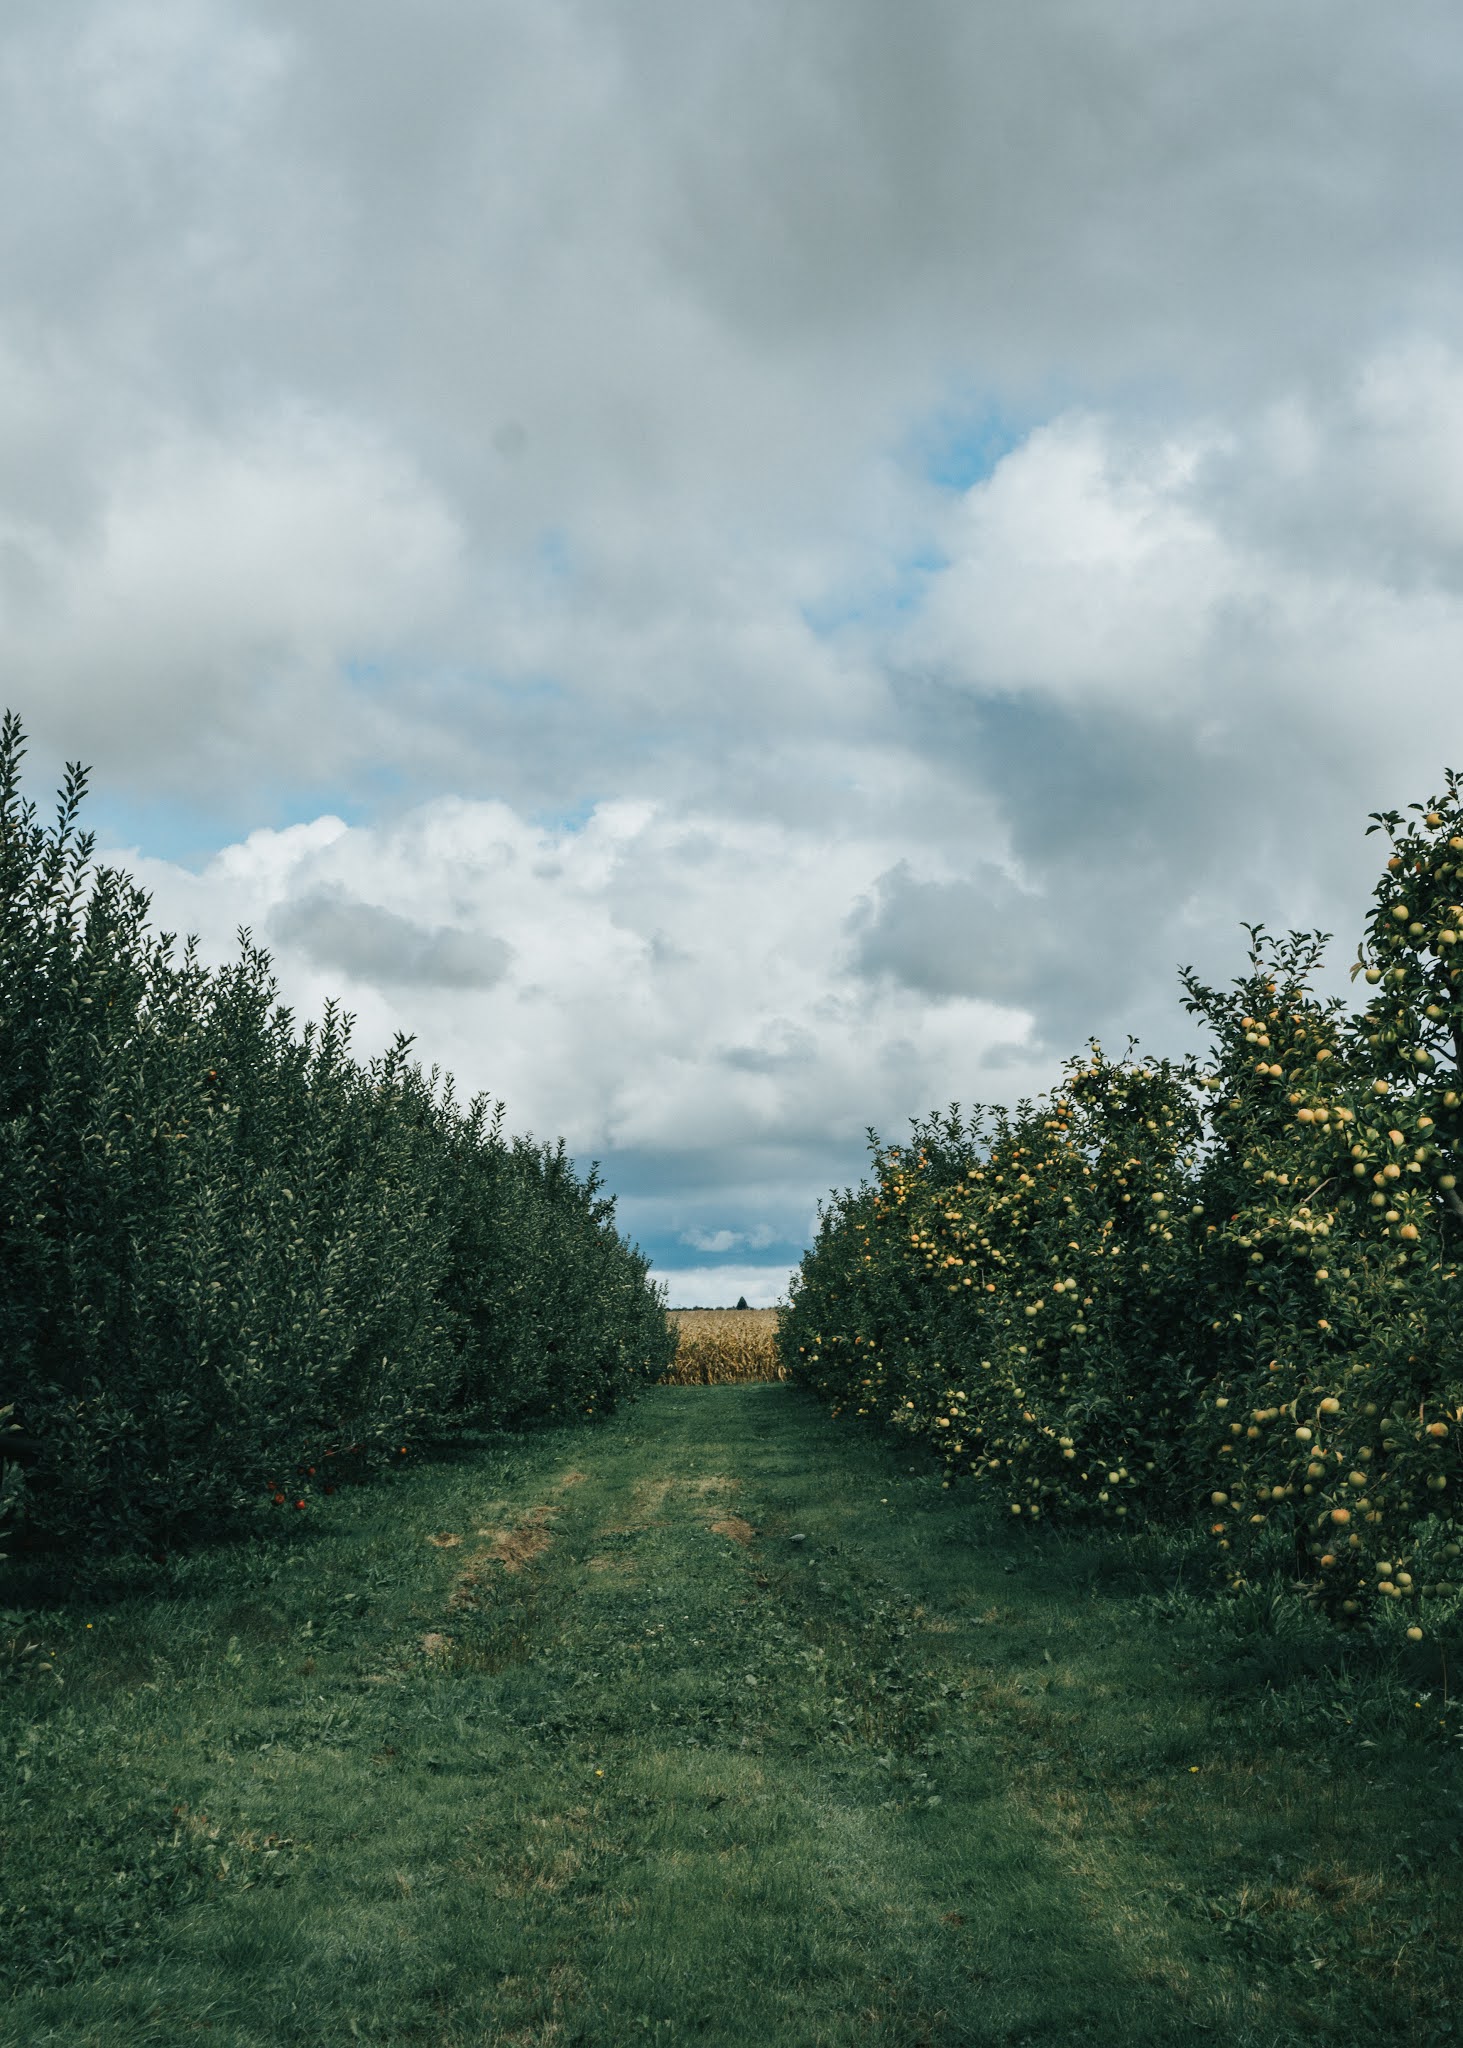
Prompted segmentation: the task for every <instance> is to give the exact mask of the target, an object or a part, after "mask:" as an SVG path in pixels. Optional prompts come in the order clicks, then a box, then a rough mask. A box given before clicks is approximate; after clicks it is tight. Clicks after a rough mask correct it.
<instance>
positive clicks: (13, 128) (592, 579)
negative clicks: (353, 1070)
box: [0, 0, 1463, 1259]
mask: <svg viewBox="0 0 1463 2048" xmlns="http://www.w3.org/2000/svg"><path fill="white" fill-rule="evenodd" d="M1318 51H1324V60H1323V61H1321V60H1318V55H1317V53H1318ZM1460 67H1463V27H1460V23H1459V18H1458V15H1457V10H1456V9H1455V8H1453V7H1451V6H1448V5H1446V4H1444V0H1420V4H1419V5H1417V6H1414V7H1412V8H1410V9H1409V10H1407V11H1406V13H1405V16H1398V15H1397V13H1396V11H1395V10H1393V12H1392V13H1390V14H1384V13H1382V12H1379V11H1378V10H1377V9H1375V8H1374V7H1369V6H1364V5H1363V4H1361V0H1325V4H1324V5H1323V4H1322V0H1295V4H1293V5H1292V6H1290V7H1289V8H1288V9H1286V10H1285V12H1284V14H1283V16H1277V13H1276V10H1275V9H1274V8H1273V7H1271V6H1265V5H1262V4H1261V0H1237V4H1235V5H1233V6H1230V7H1228V8H1226V9H1224V10H1216V9H1214V8H1213V7H1212V6H1206V5H1204V4H1202V0H1115V4H1112V5H1109V6H1105V7H1101V8H1093V7H1091V6H1090V5H1085V4H1079V0H1051V4H1049V5H1042V6H1038V7H1034V8H1033V7H1025V8H1021V7H1016V8H1011V7H1004V8H1003V7H998V6H993V5H992V6H974V7H972V6H970V5H969V4H967V0H958V4H957V0H930V4H929V5H926V6H922V7H920V8H918V9H915V10H912V11H910V10H901V11H891V10H890V9H889V8H888V7H887V6H885V5H882V4H878V0H810V4H809V5H807V6H806V7H801V8H799V9H797V10H794V11H789V10H788V9H786V8H777V7H772V6H768V5H764V4H762V0H734V4H733V5H732V6H731V7H730V8H727V9H721V10H717V11H715V12H714V13H711V14H707V15H705V16H704V17H702V16H698V17H697V18H696V20H695V21H694V23H693V22H692V21H691V19H690V17H686V18H685V19H684V20H682V19H679V18H678V19H675V20H670V19H668V18H667V17H665V15H664V12H663V10H655V9H648V8H646V7H645V6H643V5H642V4H641V0H607V4H603V5H601V4H598V0H596V4H595V5H593V6H591V5H588V4H587V0H542V4H536V5H534V6H533V7H531V8H528V9H525V8H523V7H521V6H511V5H508V4H507V0H472V4H469V0H440V4H434V6H433V7H432V8H431V9H430V10H428V12H427V15H426V16H424V17H421V18H419V17H418V15H417V14H416V13H412V12H409V11H407V10H404V9H402V8H400V7H399V6H393V5H388V4H386V0H349V4H346V0H313V4H312V5H311V6H310V7H308V8H303V9H302V8H299V7H298V6H293V5H288V6H287V5H284V4H282V0H55V4H54V5H52V6H50V7H48V8H46V9H44V10H31V11H30V12H29V13H28V14H27V15H26V16H25V18H24V19H23V20H18V21H17V22H16V24H14V25H13V27H10V26H8V28H7V35H6V38H5V41H4V47H3V50H0V179H3V181H4V185H5V189H6V190H7V191H8V192H16V193H23V194H24V195H25V204H24V205H23V206H12V207H9V208H7V209H6V210H5V211H4V214H3V217H0V662H3V663H4V666H5V670H6V674H7V678H8V682H7V690H6V699H7V701H9V702H13V703H14V704H15V706H16V708H17V709H18V710H19V711H20V712H21V713H22V716H23V718H24V719H25V722H26V724H27V726H28V728H29V729H30V731H31V733H32V737H33V740H34V743H35V747H34V753H33V756H32V764H33V766H34V768H35V771H36V776H37V778H38V780H39V781H40V784H41V787H42V789H44V788H45V787H47V786H48V785H49V779H50V778H51V777H52V776H53V775H54V773H55V771H56V769H57V768H58V767H59V764H60V761H61V760H62V758H73V757H77V756H80V757H81V758H83V759H85V760H87V761H89V762H90V763H92V764H93V766H94V770H95V773H94V788H95V790H96V792H97V800H98V801H100V802H101V803H103V804H104V805H106V806H112V807H113V809H112V830H113V833H114V836H116V837H117V838H119V840H123V841H127V842H129V843H135V844H136V846H137V847H138V848H140V852H139V855H138V860H139V864H140V867H141V869H142V870H143V871H144V872H145V874H146V876H147V878H148V879H149V880H150V881H151V882H152V884H153V886H154V887H155V888H156V890H157V894H158V902H159V916H160V919H161V921H163V922H165V923H167V924H170V925H174V926H177V927H178V928H180V929H182V930H187V929H190V928H200V929H202V930H203V931H204V933H205V937H206V939H207V942H208V944H209V946H210V947H211V949H212V951H213V954H214V956H215V957H220V958H221V957H224V956H226V955H227V954H228V953H229V952H230V951H231V949H232V937H233V931H234V928H235V926H236V925H237V924H239V923H247V924H249V925H251V926H252V927H253V928H254V930H255V932H256V933H257V934H258V935H259V936H260V937H261V938H263V939H264V940H265V941H266V942H267V943H269V944H270V945H271V946H272V947H273V948H274V949H275V951H276V952H277V954H278V959H279V968H280V973H281V976H282V978H283V980H284V982H285V985H286V992H287V994H288V996H289V998H290V1000H291V1001H292V1002H294V1004H295V1005H296V1007H297V1009H299V1010H300V1011H301V1013H302V1014H309V1013H311V1012H313V1011H316V1010H318V1007H319V1004H320V1002H321V1001H323V999H324V997H325V996H326V995H327V994H333V993H337V992H339V993H341V994H343V995H344V996H345V997H346V999H347V1000H348V1001H349V1003H350V1004H351V1005H352V1006H353V1007H354V1008H355V1009H357V1010H358V1011H359V1013H360V1024H359V1034H360V1039H361V1042H362V1043H363V1044H370V1045H373V1046H374V1045H377V1044H380V1043H384V1041H385V1039H386V1038H387V1037H389V1035H390V1033H391V1032H392V1031H394V1030H395V1029H397V1028H404V1029H407V1030H411V1031H416V1032H417V1033H418V1034H419V1044H420V1049H421V1051H422V1053H423V1056H424V1057H425V1058H427V1059H428V1060H436V1061H439V1062H441V1063H442V1064H444V1065H447V1066H449V1067H451V1068H453V1069H454V1070H455V1071H456V1072H457V1073H458V1075H459V1078H460V1079H461V1081H462V1082H463V1083H464V1086H465V1087H468V1088H471V1087H482V1088H484V1089H487V1090H488V1091H489V1092H491V1093H493V1094H500V1095H503V1096H504V1097H506V1098H507V1100H508V1102H509V1105H510V1110H511V1113H512V1117H513V1120H514V1122H515V1123H516V1124H517V1125H519V1126H520V1127H522V1126H523V1125H525V1124H529V1125H532V1126H533V1127H535V1128H537V1129H538V1130H540V1131H542V1132H554V1131H558V1130H563V1131H565V1132H566V1134H568V1135H570V1136H571V1138H572V1140H573V1142H574V1144H575V1145H576V1148H578V1149H580V1150H581V1151H583V1152H591V1151H595V1150H598V1151H599V1152H601V1153H602V1155H603V1156H604V1158H605V1159H606V1162H607V1164H608V1165H609V1167H610V1169H611V1178H612V1184H614V1183H615V1181H616V1179H618V1180H619V1182H620V1183H621V1184H623V1186H624V1187H625V1188H626V1189H627V1190H629V1193H628V1194H627V1203H628V1205H629V1206H630V1208H631V1209H632V1211H633V1214H634V1215H635V1216H636V1217H639V1218H642V1219H644V1220H645V1221H646V1223H647V1225H649V1224H653V1226H654V1229H655V1232H656V1234H657V1239H658V1242H659V1243H660V1244H661V1246H662V1247H676V1248H678V1250H679V1251H686V1250H692V1251H694V1250H695V1247H696V1244H697V1243H698V1242H705V1243H708V1244H710V1243H713V1242H715V1243H718V1244H719V1243H722V1242H723V1241H724V1240H726V1239H727V1238H728V1237H729V1238H730V1239H731V1240H733V1242H730V1243H728V1244H727V1250H726V1252H724V1253H712V1252H709V1251H708V1252H706V1253H705V1254H698V1256H704V1257H706V1258H708V1259H714V1258H717V1257H725V1256H732V1255H736V1256H741V1255H743V1254H746V1255H748V1256H751V1255H753V1254H755V1253H757V1252H758V1251H760V1250H764V1249H765V1250H766V1251H767V1253H768V1255H769V1257H770V1256H771V1254H772V1252H773V1250H774V1249H778V1248H785V1247H786V1245H787V1243H788V1242H790V1241H796V1239H797V1238H798V1237H799V1235H800V1234H801V1233H802V1232H803V1230H804V1228H805V1224H806V1218H807V1211H808V1205H809V1202H810V1200H811V1199H812V1198H813V1197H814V1195H815V1194H816V1193H817V1192H818V1191H819V1190H820V1189H821V1188H822V1187H824V1186H825V1185H827V1183H828V1181H829V1180H830V1179H837V1180H839V1181H841V1180H843V1179H844V1178H847V1177H849V1176H851V1175H852V1174H854V1173H856V1172H857V1171H858V1169H859V1167H860V1165H861V1163H862V1136H863V1131H864V1129H865V1126H866V1125H868V1124H869V1123H873V1124H876V1125H878V1126H879V1127H880V1128H881V1129H882V1130H883V1131H884V1132H885V1134H886V1135H889V1134H895V1133H898V1132H899V1131H901V1130H902V1128H903V1124H904V1119H905V1118H906V1117H907V1116H909V1115H910V1114H914V1113H918V1112H922V1111H924V1110H927V1109H928V1108H930V1107H931V1106H932V1105H933V1104H934V1103H936V1102H940V1101H946V1100H949V1099H950V1098H951V1097H952V1096H959V1097H962V1098H968V1097H970V1096H971V1095H974V1094H986V1095H1001V1096H1004V1097H1006V1098H1007V1099H1009V1098H1011V1097H1014V1096H1015V1095H1017V1094H1019V1093H1020V1092H1022V1091H1023V1090H1025V1089H1028V1088H1032V1087H1035V1086H1039V1085H1040V1084H1041V1083H1042V1082H1043V1081H1044V1080H1045V1079H1047V1078H1049V1077H1050V1074H1051V1071H1052V1065H1053V1062H1054V1060H1055V1059H1056V1057H1058V1056H1059V1055H1060V1054H1061V1053H1062V1052H1065V1051H1066V1050H1068V1049H1069V1048H1071V1047H1072V1046H1073V1045H1074V1044H1075V1043H1077V1042H1079V1041H1080V1038H1081V1037H1082V1036H1083V1035H1085V1033H1086V1031H1088V1030H1097V1031H1100V1032H1102V1033H1103V1034H1105V1036H1106V1037H1107V1038H1108V1040H1109V1042H1118V1043H1120V1042H1121V1038H1122V1034H1123V1031H1124V1029H1125V1028H1126V1027H1127V1026H1128V1025H1129V1024H1132V1025H1134V1026H1135V1027H1136V1028H1138V1029H1139V1030H1141V1031H1142V1032H1144V1033H1145V1035H1148V1036H1150V1037H1153V1038H1156V1039H1158V1040H1159V1041H1161V1042H1172V1040H1173V1039H1174V1038H1175V1037H1176V1036H1179V1035H1181V1034H1182V1032H1183V1031H1184V1030H1185V1029H1186V1022H1185V1019H1184V1018H1183V1017H1182V1015H1181V1014H1180V1013H1179V1011H1178V1009H1177V1007H1176V1002H1175V985H1174V976H1173V969H1174V965H1175V963H1176V962H1177V961H1178V960H1180V959H1186V958H1189V957H1195V958H1197V960H1198V962H1199V964H1200V965H1203V966H1206V968H1207V969H1208V971H1210V972H1213V973H1218V974H1221V975H1222V974H1223V973H1225V972H1226V971H1233V966H1234V962H1235V956H1236V953H1237V949H1238V946H1239V937H1238V931H1237V926H1238V921H1239V919H1240V918H1241V917H1257V916H1258V917H1263V918H1265V919H1266V920H1267V921H1268V922H1270V923H1271V924H1272V925H1283V924H1286V923H1296V922H1299V923H1308V924H1309V923H1317V924H1324V925H1326V926H1327V927H1330V928H1334V929H1336V930H1338V931H1339V932H1342V933H1349V932H1350V931H1351V930H1352V929H1354V926H1355V923H1356V921H1357V920H1358V918H1359V916H1360V912H1361V908H1362V905H1363V902H1364V898H1365V891H1366V888H1367V886H1368V885H1369V877H1370V868H1371V860H1372V851H1371V848H1370V847H1369V846H1368V845H1367V844H1366V843H1365V842H1364V841H1363V839H1362V836H1361V834H1362V826H1363V824H1364V821H1365V817H1366V814H1367V812H1368V811H1370V810H1373V809H1376V808H1379V807H1381V806H1383V805H1387V804H1397V803H1405V802H1407V801H1408V800H1410V799H1411V798H1412V797H1413V796H1414V795H1417V794H1419V793H1426V792H1427V791H1429V790H1430V789H1431V788H1432V787H1434V786H1435V783H1436V778H1437V771H1438V769H1439V767H1440V766H1441V764H1442V762H1443V761H1445V760H1449V759H1454V760H1456V759H1458V757H1459V752H1460V750H1459V748H1458V747H1457V745H1456V744H1455V741H1456V740H1457V738H1458V737H1459V722H1460V721H1459V713H1458V710H1457V705H1458V702H1459V697H1458V692H1457V686H1456V678H1457V675H1458V673H1459V672H1460V656H1463V611H1460V605H1463V575H1460V569H1459V564H1460V561H1463V553H1460V541H1463V486H1460V482H1459V478H1460V476H1463V302H1460V292H1459V283H1458V278H1457V269H1456V264H1455V263H1454V261H1453V256H1452V250H1453V242H1454V219H1453V215H1454V211H1455V208H1454V200H1453V195H1454V193H1455V191H1456V188H1457V171H1458V158H1459V144H1458V131H1457V121H1456V103H1457V80H1458V74H1459V70H1460ZM962 421H963V422H965V423H966V430H967V432H968V434H969V436H970V442H971V445H970V446H969V447H967V448H966V449H965V450H964V452H963V453H962V452H960V451H958V450H957V451H952V450H951V449H950V448H948V447H942V445H941V444H942V439H943V438H944V437H946V436H947V435H949V434H954V435H955V436H956V438H958V437H959V431H960V427H959V423H961V422H962ZM972 423H974V424H972ZM987 431H989V432H990V433H992V434H998V436H999V441H1000V445H1001V446H1003V447H1005V448H1006V450H1007V453H1006V454H1005V458H1004V460H1002V461H1000V462H999V463H997V464H996V465H995V467H994V469H993V470H991V471H990V473H989V474H984V473H982V465H981V462H980V460H979V459H978V457H977V455H976V454H975V453H973V452H972V451H973V449H974V447H975V444H977V443H979V442H980V441H981V440H982V437H983V435H985V434H986V433H987ZM916 451H919V452H916ZM936 472H938V473H941V474H953V473H957V472H958V473H959V474H960V475H961V477H962V479H967V478H969V477H971V476H973V475H978V480H977V481H976V482H974V484H973V485H972V486H971V487H970V488H968V489H964V490H961V491H955V490H950V489H946V488H944V487H943V486H942V485H939V484H937V483H936V482H935V481H933V480H932V477H933V474H934V473H936ZM834 618H842V619H843V620H844V621H845V622H846V623H845V624H843V625H842V626H841V627H838V628H837V629H834V628H831V627H829V628H827V629H825V630H820V629H819V628H818V626H817V625H816V624H815V623H812V622H816V621H819V620H824V621H827V620H831V619H834ZM301 820H308V821H311V822H308V823H301V822H299V821H301ZM566 820H567V821H569V822H563V821H566ZM292 821H294V822H292ZM256 827H258V828H266V829H259V830H256V829H254V828H256ZM270 827H274V828H278V829H267V828H270ZM179 848H189V849H194V850H195V851H194V853H190V859H192V860H193V861H194V864H195V865H197V866H198V867H199V872H197V873H196V874H194V873H190V872H189V871H188V870H187V869H185V868H183V867H182V866H179V865H170V864H168V863H166V862H163V861H160V860H159V859H158V858H157V856H158V855H160V854H161V853H163V852H165V851H169V850H172V851H177V850H178V849H179ZM210 852H211V853H212V856H213V857H212V858H211V859H210V858H208V854H209V853H210ZM145 856H152V858H146V857H145ZM763 1228H766V1229H768V1230H770V1231H773V1232H774V1233H777V1235H776V1236H775V1238H774V1239H773V1240H770V1241H769V1242H768V1243H767V1244H766V1245H765V1246H760V1245H759V1244H758V1243H757V1242H756V1233H757V1232H758V1231H759V1230H760V1229H763ZM688 1239H689V1240H690V1242H689V1243H687V1242H686V1240H688Z"/></svg>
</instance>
